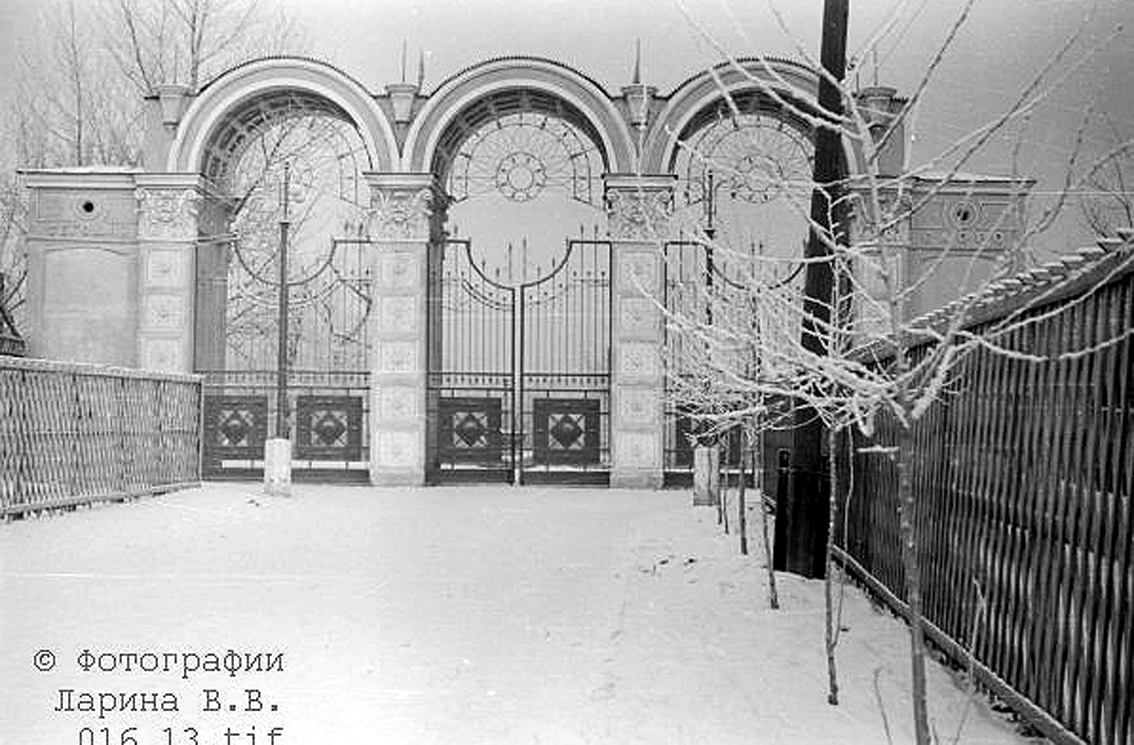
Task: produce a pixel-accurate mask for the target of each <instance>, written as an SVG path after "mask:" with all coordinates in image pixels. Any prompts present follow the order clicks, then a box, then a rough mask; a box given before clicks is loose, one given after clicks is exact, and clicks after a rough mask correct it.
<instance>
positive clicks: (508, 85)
mask: <svg viewBox="0 0 1134 745" xmlns="http://www.w3.org/2000/svg"><path fill="white" fill-rule="evenodd" d="M516 88H526V89H533V90H538V91H541V92H543V93H546V94H549V95H551V96H554V97H556V98H559V99H561V100H563V101H565V102H567V103H569V104H571V105H572V106H574V107H575V108H576V109H578V110H579V111H580V112H582V113H583V115H584V116H586V118H587V120H588V121H589V122H590V124H592V125H593V127H594V129H595V131H597V132H598V135H599V137H600V138H601V139H602V142H601V143H598V144H600V145H601V147H602V150H603V154H604V157H605V159H606V162H607V170H608V171H609V172H624V171H630V170H633V169H634V166H635V157H634V153H635V149H634V145H633V139H632V137H631V135H630V130H629V128H628V126H627V124H626V120H625V118H624V117H623V115H622V114H621V113H620V112H619V111H618V109H617V108H616V107H615V105H614V103H613V102H612V101H611V98H610V95H609V94H607V93H606V91H604V90H603V89H602V87H601V86H599V85H598V84H597V83H596V82H594V81H593V80H591V79H590V78H588V77H586V76H585V75H583V74H581V73H579V72H577V71H576V70H574V69H572V68H570V67H567V66H566V65H563V64H560V63H558V62H553V61H551V60H545V59H539V58H532V57H509V58H504V59H497V60H490V61H488V62H484V63H481V64H479V65H475V66H473V67H470V68H468V69H466V70H464V71H462V72H460V73H457V74H456V75H454V76H453V77H451V78H449V79H448V80H446V81H445V82H444V83H442V84H441V85H440V86H438V88H437V90H435V91H434V92H433V93H432V94H431V95H430V96H429V100H428V101H427V103H426V104H425V106H424V107H423V108H422V109H421V111H420V112H419V113H418V115H417V116H416V118H415V119H414V122H413V124H412V125H411V126H410V129H409V132H408V134H407V137H406V144H405V148H404V151H403V156H402V168H401V170H403V171H406V172H427V171H429V170H430V169H431V167H432V164H433V158H434V153H435V152H436V150H437V147H438V141H439V140H440V138H441V136H442V134H444V132H445V130H446V128H447V127H448V126H449V124H451V123H452V122H453V121H454V119H456V118H457V117H458V116H459V115H460V113H461V112H462V111H463V110H464V109H465V108H466V107H467V106H469V105H470V104H472V103H473V102H475V101H477V100H478V99H480V98H484V97H487V96H491V95H492V94H493V93H497V92H499V91H504V90H508V89H516Z"/></svg>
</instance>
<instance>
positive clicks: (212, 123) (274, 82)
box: [166, 57, 398, 173]
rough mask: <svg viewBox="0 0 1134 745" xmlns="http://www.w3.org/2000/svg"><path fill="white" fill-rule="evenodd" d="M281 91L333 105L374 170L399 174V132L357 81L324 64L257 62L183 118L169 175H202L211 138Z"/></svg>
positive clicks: (210, 89) (224, 79) (217, 85)
mask: <svg viewBox="0 0 1134 745" xmlns="http://www.w3.org/2000/svg"><path fill="white" fill-rule="evenodd" d="M280 91H296V92H297V93H302V94H305V95H307V96H310V97H314V98H315V99H318V100H323V101H326V102H329V103H330V104H331V105H332V106H333V107H334V108H337V109H339V110H340V111H341V112H343V113H344V114H345V115H346V116H347V117H349V118H350V120H351V121H352V122H353V123H354V124H355V125H356V126H357V127H358V131H359V134H360V135H361V137H362V140H363V142H364V143H365V145H366V150H367V154H368V156H369V160H370V167H371V168H372V169H373V170H376V171H391V170H397V168H396V165H395V164H396V163H397V162H398V155H397V154H398V146H397V140H396V138H395V136H394V129H393V127H392V125H391V124H390V122H389V120H388V119H387V118H386V115H385V114H384V113H383V112H382V110H381V108H379V106H378V104H377V103H376V102H375V100H374V98H373V96H371V95H370V94H369V93H368V92H367V91H366V89H365V88H363V87H362V85H361V84H359V83H358V82H357V81H356V80H354V79H353V78H351V77H350V76H348V75H346V74H345V73H343V72H341V71H340V70H338V69H336V68H335V67H332V66H331V65H328V64H326V63H324V62H318V61H315V60H309V59H303V58H299V57H273V58H267V59H260V60H255V61H253V62H249V63H246V64H243V65H240V66H238V67H235V68H233V69H231V70H229V71H228V72H226V73H224V74H222V75H220V76H219V77H217V78H215V79H214V80H213V81H211V82H210V83H208V84H207V85H206V86H205V87H204V88H202V89H201V92H200V93H199V94H198V95H197V96H196V98H195V99H194V100H193V103H192V104H191V105H190V106H189V108H188V110H187V111H186V112H185V114H184V115H183V116H182V117H181V120H180V123H179V124H178V126H177V133H176V136H175V137H174V139H173V143H172V145H171V147H170V150H169V154H168V156H167V158H166V170H167V171H169V172H179V173H197V172H200V170H201V168H202V164H203V160H204V157H205V154H206V149H207V147H208V144H209V141H210V138H211V137H212V136H213V134H214V133H215V132H216V130H217V128H218V127H220V126H223V124H224V122H225V119H226V117H227V116H228V115H229V114H231V113H232V112H233V111H236V110H238V109H239V107H240V106H241V105H242V104H245V103H247V102H249V101H250V100H254V99H256V98H257V97H260V96H267V95H271V94H273V93H277V92H280Z"/></svg>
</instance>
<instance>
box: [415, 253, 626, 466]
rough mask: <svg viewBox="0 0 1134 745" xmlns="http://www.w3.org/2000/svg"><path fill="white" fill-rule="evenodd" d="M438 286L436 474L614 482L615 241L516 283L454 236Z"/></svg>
mask: <svg viewBox="0 0 1134 745" xmlns="http://www.w3.org/2000/svg"><path fill="white" fill-rule="evenodd" d="M431 283H432V288H431V300H430V313H431V316H430V324H429V329H430V340H429V354H430V366H429V374H428V378H427V391H428V403H429V416H430V422H431V425H430V428H429V430H430V442H429V445H430V460H429V475H430V479H431V480H432V481H435V482H438V481H452V480H475V481H508V482H519V483H533V482H540V481H560V482H573V483H604V482H606V481H607V480H608V479H609V464H610V435H609V430H610V426H609V421H610V243H609V242H608V241H600V240H582V239H579V240H571V241H568V243H567V245H566V251H565V252H564V255H563V257H562V258H561V259H560V260H559V261H558V262H557V263H555V264H554V266H553V267H552V269H551V270H550V271H549V272H548V274H546V275H545V276H542V277H539V278H537V279H534V280H531V281H521V282H519V283H508V282H507V280H506V279H505V278H504V277H502V276H501V272H500V271H499V270H490V269H488V268H487V267H486V265H485V264H484V262H483V261H482V262H481V263H479V264H478V263H477V261H476V260H475V258H474V256H473V252H472V245H471V243H470V242H469V241H463V240H451V241H448V242H447V243H446V244H444V245H443V246H442V247H441V250H440V252H439V256H438V262H437V266H436V268H435V270H434V273H433V275H432V278H431Z"/></svg>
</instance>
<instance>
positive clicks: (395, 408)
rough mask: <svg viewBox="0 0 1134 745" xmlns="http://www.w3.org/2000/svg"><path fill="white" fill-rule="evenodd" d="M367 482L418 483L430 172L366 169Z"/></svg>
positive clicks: (421, 447) (421, 452)
mask: <svg viewBox="0 0 1134 745" xmlns="http://www.w3.org/2000/svg"><path fill="white" fill-rule="evenodd" d="M366 178H367V181H368V183H369V185H370V204H371V218H370V237H371V239H372V240H373V242H374V247H373V248H374V250H373V262H372V264H371V265H372V267H373V272H372V277H373V285H372V287H373V306H372V317H371V334H370V339H371V350H370V353H371V362H370V481H371V483H373V484H376V485H421V484H424V483H425V454H426V447H425V438H426V406H425V376H426V359H427V354H426V340H427V336H428V335H427V333H426V321H427V317H426V294H427V272H426V270H427V268H428V249H429V231H430V219H429V218H430V211H429V210H430V204H431V201H432V194H433V175H432V174H429V173H369V174H366Z"/></svg>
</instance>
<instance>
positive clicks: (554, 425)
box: [532, 398, 602, 465]
mask: <svg viewBox="0 0 1134 745" xmlns="http://www.w3.org/2000/svg"><path fill="white" fill-rule="evenodd" d="M532 420H533V421H532V427H533V431H532V434H533V448H532V457H533V459H534V460H535V462H536V463H539V464H546V465H568V464H570V465H583V464H588V463H598V462H599V460H600V453H599V443H600V435H599V428H600V426H601V421H602V416H601V410H600V402H599V400H598V399H595V398H537V399H536V400H535V401H534V402H533V406H532Z"/></svg>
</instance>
